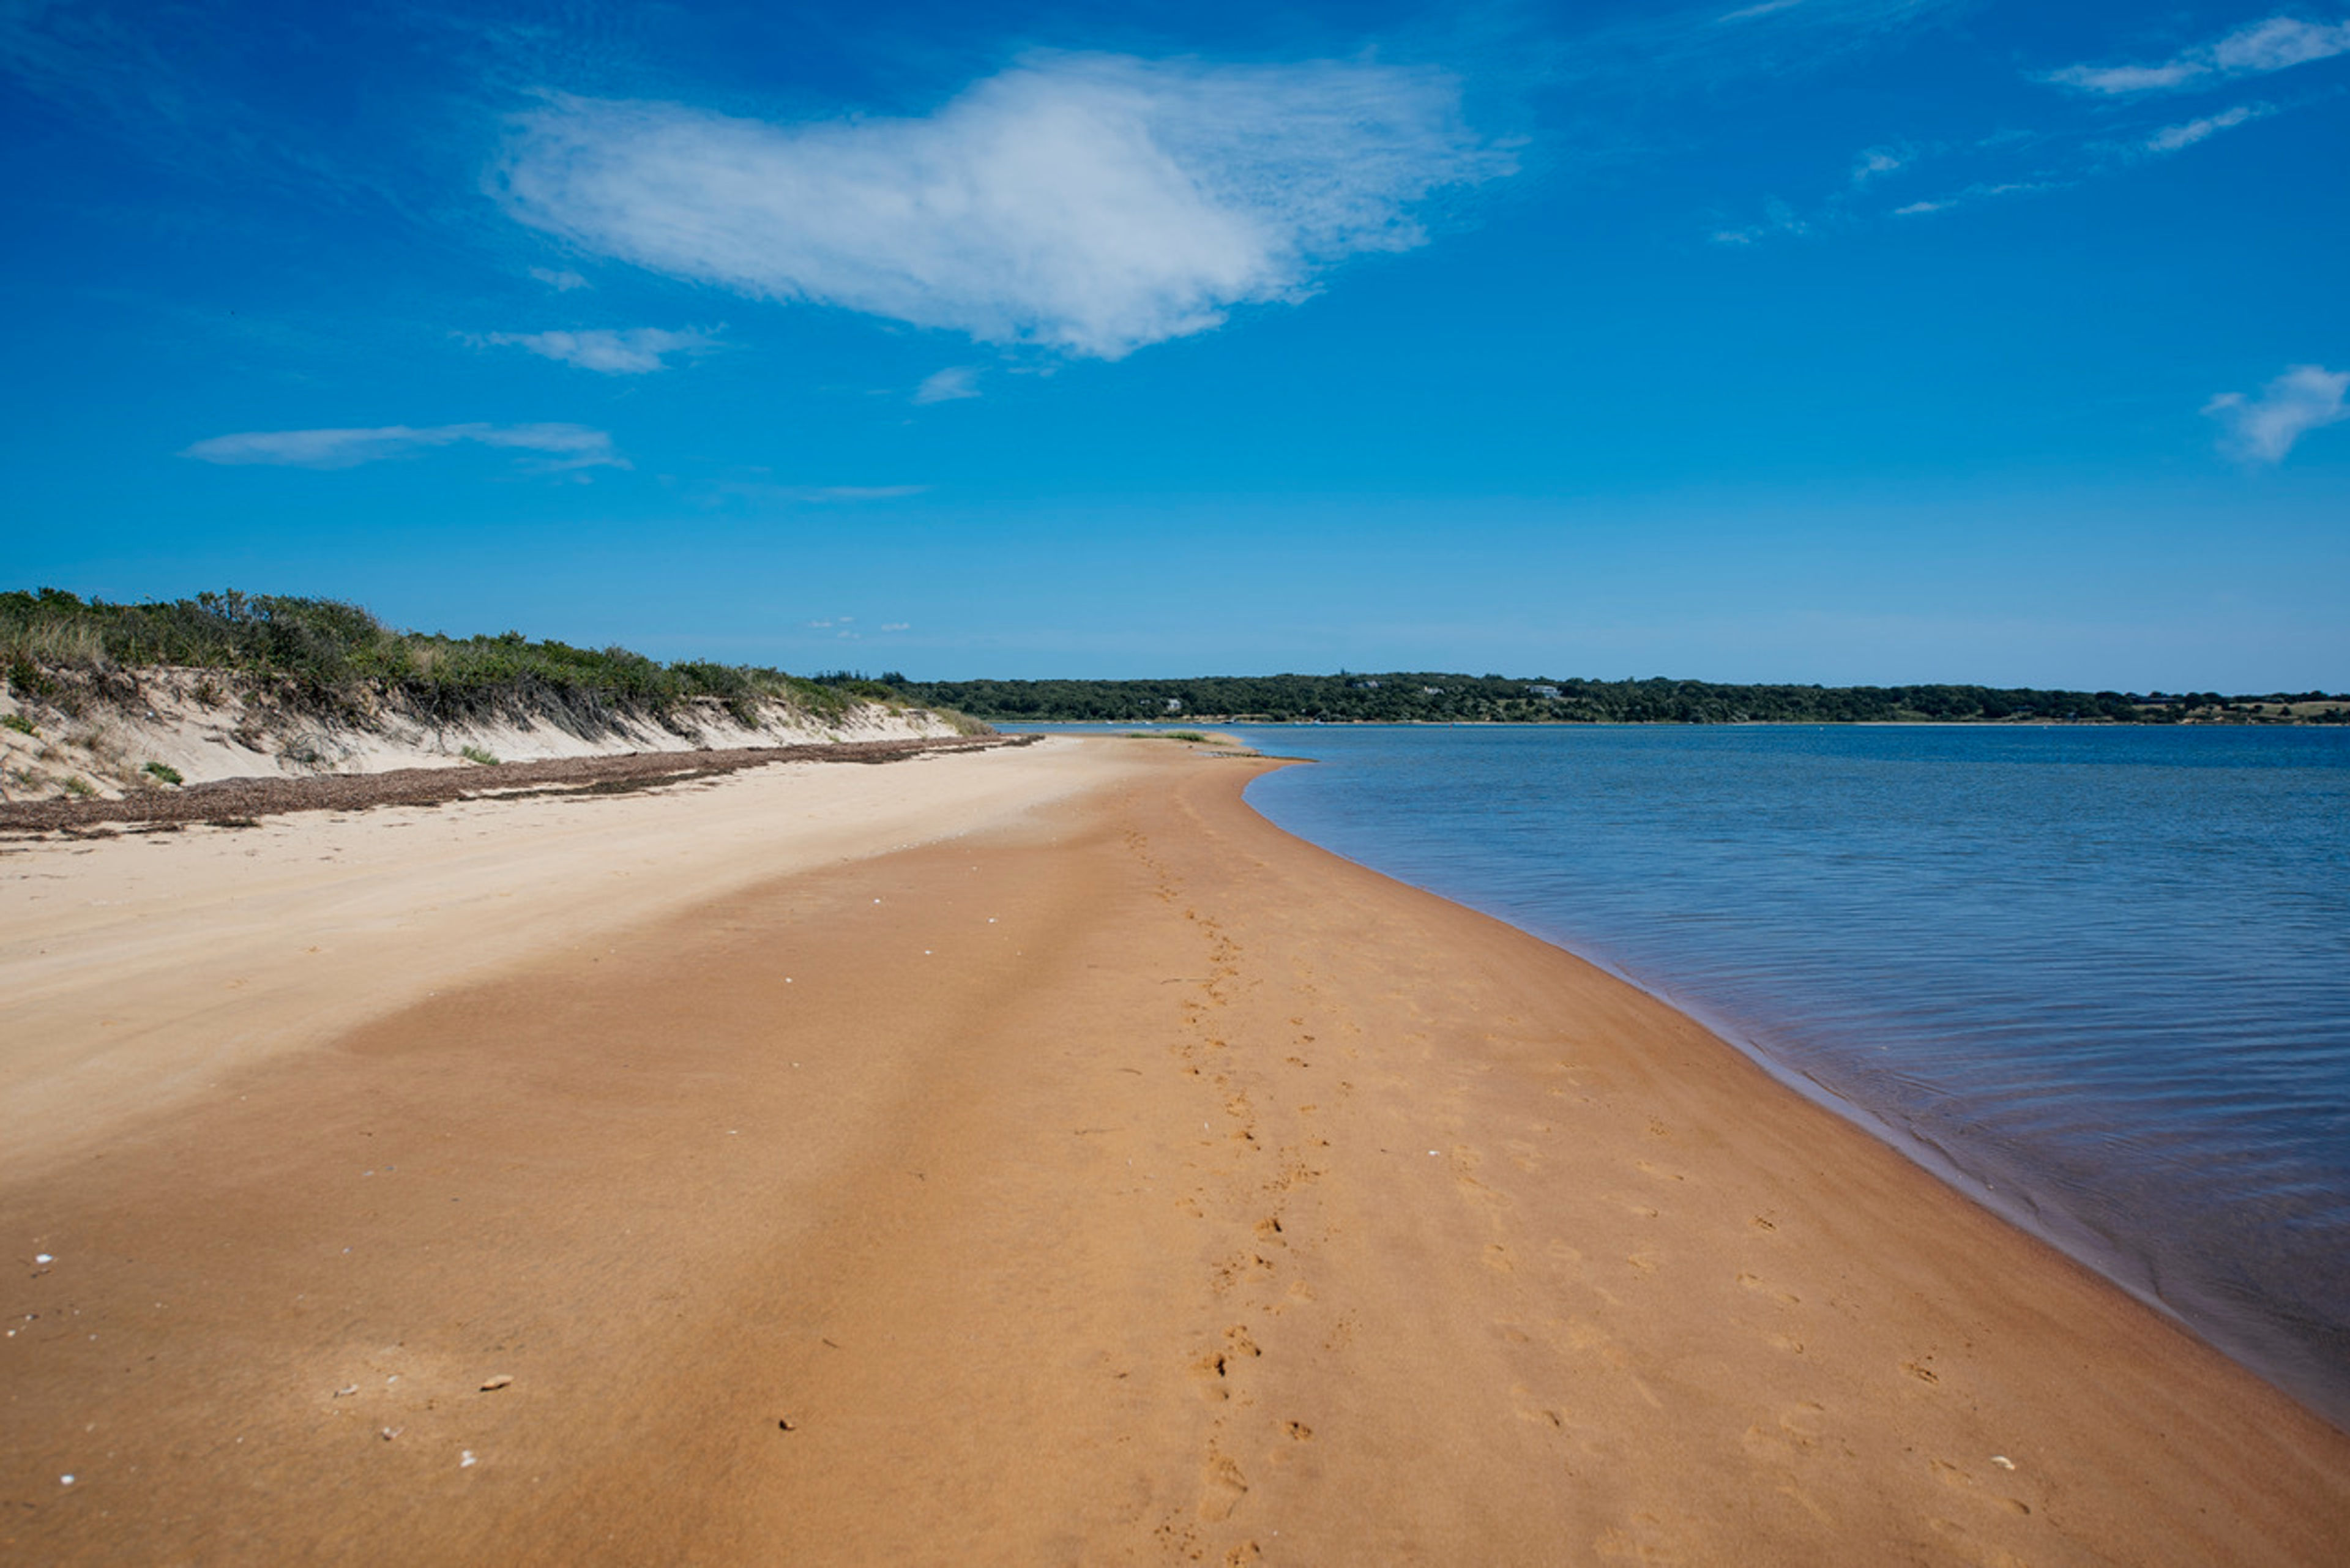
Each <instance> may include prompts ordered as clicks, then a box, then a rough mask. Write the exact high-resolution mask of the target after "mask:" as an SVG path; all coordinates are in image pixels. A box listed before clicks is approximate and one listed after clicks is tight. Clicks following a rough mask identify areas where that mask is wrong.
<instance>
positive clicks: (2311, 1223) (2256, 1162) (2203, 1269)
mask: <svg viewBox="0 0 2350 1568" xmlns="http://www.w3.org/2000/svg"><path fill="white" fill-rule="evenodd" d="M1241 733H1243V734H1244V735H1245V736H1246V737H1247V739H1248V740H1249V741H1250V742H1252V743H1253V744H1255V745H1257V746H1258V747H1260V748H1261V749H1263V750H1264V751H1266V752H1269V753H1275V754H1281V755H1291V756H1297V755H1304V756H1310V757H1312V758H1314V759H1315V761H1316V763H1317V765H1315V766H1312V767H1298V768H1288V769H1284V770H1283V771H1281V772H1279V773H1275V774H1269V775H1267V776H1265V777H1263V778H1262V779H1260V780H1258V781H1257V782H1256V783H1255V784H1253V785H1252V786H1251V787H1250V791H1249V795H1248V798H1249V800H1250V802H1251V804H1252V805H1254V806H1255V807H1256V808H1257V809H1258V810H1259V811H1261V812H1263V814H1264V815H1266V816H1267V817H1269V818H1271V819H1272V820H1273V821H1274V822H1275V823H1277V824H1279V825H1280V826H1283V827H1284V828H1286V829H1288V830H1290V831H1291V832H1293V833H1295V834H1297V835H1299V836H1303V837H1305V838H1307V839H1310V840H1312V841H1314V842H1315V843H1317V844H1321V845H1323V846H1326V847H1328V848H1330V849H1334V850H1336V851H1337V852H1338V853H1339V854H1342V855H1345V856H1347V857H1349V858H1351V859H1354V860H1357V861H1360V862H1362V863H1363V864H1365V865H1367V866H1371V867H1376V868H1378V869H1379V870H1381V871H1384V872H1387V873H1388V874H1389V875H1391V876H1394V877H1399V878H1401V879H1403V880H1405V881H1408V882H1412V883H1416V884H1418V885H1419V886H1421V887H1425V888H1430V889H1431V890H1433V891H1435V892H1438V893H1440V894H1443V895H1444V896H1446V897H1447V898H1453V899H1456V900H1458V901H1459V902H1461V903H1464V904H1468V905H1471V906H1473V907H1475V908H1477V909H1482V910H1485V911H1487V912H1489V913H1492V914H1494V915H1497V916H1500V917H1502V918H1503V919H1507V920H1509V921H1511V922H1512V923H1513V924H1515V925H1518V926H1521V927H1523V928H1524V929H1528V930H1530V931H1533V932H1534V933H1535V934H1537V935H1539V936H1542V937H1544V938H1547V939H1549V940H1553V941H1555V942H1557V943H1559V944H1560V945H1562V946H1564V947H1566V948H1569V949H1571V950H1574V951H1575V952H1578V953H1581V954H1583V955H1585V956H1586V957H1588V958H1590V959H1593V960H1595V961H1597V962H1599V963H1601V964H1603V965H1605V966H1607V967H1608V968H1610V969H1612V970H1615V971H1617V972H1618V973H1621V974H1623V975H1625V976H1626V977H1627V978H1628V979H1630V980H1632V981H1636V982H1637V983H1638V984H1640V985H1641V986H1644V987H1646V988H1647V989H1648V990H1649V991H1652V992H1656V993H1657V994H1659V995H1660V996H1662V997H1664V998H1665V999H1667V1000H1669V1001H1670V1002H1674V1003H1675V1004H1677V1005H1679V1006H1680V1007H1681V1008H1683V1009H1684V1010H1686V1011H1688V1012H1692V1013H1694V1014H1695V1015H1697V1016H1699V1017H1700V1018H1702V1019H1704V1020H1705V1021H1706V1022H1707V1023H1710V1024H1711V1025H1712V1026H1713V1027H1714V1028H1716V1029H1717V1030H1718V1031H1719V1032H1721V1033H1722V1034H1723V1035H1724V1036H1725V1037H1727V1038H1729V1039H1731V1040H1732V1041H1733V1042H1735V1043H1737V1044H1740V1045H1742V1047H1744V1048H1746V1049H1748V1050H1749V1051H1751V1052H1752V1053H1753V1054H1756V1055H1758V1056H1759V1057H1761V1058H1763V1060H1764V1061H1765V1062H1766V1064H1771V1065H1772V1066H1773V1068H1774V1070H1776V1071H1778V1072H1779V1073H1780V1075H1782V1076H1783V1077H1786V1078H1788V1079H1789V1080H1790V1081H1793V1082H1796V1083H1797V1084H1798V1085H1800V1086H1804V1087H1806V1088H1807V1089H1808V1090H1810V1091H1811V1092H1814V1093H1815V1094H1818V1095H1819V1096H1821V1097H1823V1098H1827V1099H1830V1100H1831V1101H1832V1102H1837V1103H1840V1104H1841V1106H1842V1107H1843V1108H1845V1109H1846V1110H1847V1111H1848V1112H1849V1113H1851V1114H1854V1115H1856V1116H1857V1117H1858V1119H1860V1120H1861V1121H1862V1122H1863V1123H1864V1124H1865V1125H1871V1126H1873V1127H1876V1128H1877V1130H1879V1131H1881V1132H1882V1133H1884V1134H1885V1135H1886V1136H1887V1137H1891V1138H1892V1139H1893V1140H1894V1141H1895V1142H1896V1143H1897V1144H1898V1145H1900V1146H1901V1147H1905V1148H1906V1149H1908V1151H1909V1152H1911V1153H1912V1154H1913V1155H1916V1156H1917V1157H1918V1158H1920V1159H1921V1160H1923V1161H1924V1162H1925V1163H1926V1164H1928V1165H1929V1167H1930V1168H1935V1169H1937V1170H1939V1171H1940V1172H1941V1173H1942V1174H1943V1175H1945V1176H1946V1177H1948V1178H1949V1179H1951V1180H1953V1181H1954V1182H1956V1183H1957V1184H1958V1185H1960V1187H1961V1188H1962V1189H1965V1190H1967V1191H1969V1192H1970V1193H1972V1194H1973V1195H1974V1196H1975V1197H1977V1198H1978V1199H1981V1200H1983V1201H1984V1202H1986V1203H1989V1204H1990V1205H1991V1206H1992V1207H1993V1208H1995V1209H1998V1210H2001V1211H2002V1212H2004V1213H2006V1214H2008V1215H2009V1216H2010V1217H2012V1218H2014V1219H2016V1220H2020V1221H2021V1222H2022V1223H2023V1224H2025V1225H2027V1226H2028V1227H2029V1228H2031V1229H2033V1230H2034V1231H2038V1232H2039V1233H2041V1234H2042V1235H2043V1236H2046V1237H2047V1238H2048V1239H2050V1240H2051V1241H2054V1242H2055V1243H2056V1244H2058V1245H2059V1246H2061V1247H2063V1248H2064V1249H2065V1250H2066V1251H2070V1252H2072V1253H2073V1254H2074V1255H2075V1256H2076V1257H2079V1258H2081V1259H2083V1260H2084V1261H2085V1262H2089V1263H2090V1264H2092V1265H2093V1266H2094V1267H2096V1268H2098V1269H2100V1270H2101V1271H2103V1272H2106V1274H2108V1275H2109V1276H2111V1277H2112V1278H2114V1279H2115V1280H2116V1282H2119V1283H2121V1284H2122V1285H2123V1286H2125V1287H2126V1288H2127V1289H2129V1290H2130V1291H2132V1292H2133V1293H2137V1294H2138V1295H2139V1296H2141V1297H2142V1298H2144V1299H2147V1300H2149V1301H2152V1302H2154V1303H2158V1304H2159V1305H2161V1306H2163V1307H2165V1308H2167V1309H2168V1310H2169V1311H2171V1312H2173V1313H2175V1314H2177V1315H2178V1317H2180V1318H2181V1319H2183V1320H2184V1321H2185V1322H2186V1323H2187V1324H2189V1325H2190V1326H2191V1327H2193V1328H2194V1329H2195V1330H2197V1331H2198V1332H2199V1333H2200V1334H2203V1335H2204V1336H2205V1337H2206V1338H2208V1339H2210V1341H2211V1342H2213V1343H2214V1344H2216V1345H2219V1346H2220V1348H2222V1349H2223V1350H2226V1351H2228V1352H2229V1353H2230V1354H2231V1355H2235V1356H2237V1357H2238V1358H2239V1359H2241V1360H2242V1361H2244V1362H2246V1363H2247V1364H2249V1365H2251V1366H2253V1367H2254V1368H2255V1369H2256V1370H2259V1371H2261V1372H2262V1373H2263V1374H2264V1375H2266V1376H2269V1377H2270V1378H2271V1379H2272V1381H2274V1382H2276V1383H2278V1384H2279V1385H2281V1386H2283V1387H2285V1388H2287V1389H2288V1390H2289V1391H2291V1392H2293V1393H2294V1394H2296V1395H2298V1396H2299V1397H2301V1398H2303V1400H2304V1401H2305V1402H2306V1403H2308V1404H2310V1405H2311V1406H2312V1407H2314V1408H2316V1409H2318V1410H2319V1411H2320V1412H2322V1413H2324V1414H2325V1415H2327V1416H2328V1417H2331V1418H2332V1419H2333V1420H2334V1421H2335V1422H2336V1423H2337V1424H2341V1425H2345V1426H2350V732H2344V731H2339V730H2314V729H2291V730H2286V729H2275V730H2249V729H2170V728H2165V729H2152V728H2147V729H2087V728H2046V729H2043V728H2008V727H2000V728H1963V729H1961V728H1906V727H1905V728H1887V727H1870V728H1853V727H1826V728H1820V729H1813V728H1778V727H1771V728H1763V727H1719V728H1680V727H1675V728H1669V729H1668V728H1661V727H1638V728H1632V727H1614V726H1607V727H1587V728H1586V727H1566V726H1557V727H1544V728H1540V729H1519V728H1500V727H1493V728H1461V729H1440V728H1428V727H1387V726H1377V727H1373V726H1343V727H1313V728H1301V727H1269V728H1262V729H1243V731H1241Z"/></svg>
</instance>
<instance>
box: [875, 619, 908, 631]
mask: <svg viewBox="0 0 2350 1568" xmlns="http://www.w3.org/2000/svg"><path fill="white" fill-rule="evenodd" d="M881 629H882V630H883V631H911V630H913V629H914V623H913V622H911V621H907V620H885V621H883V622H882V623H881Z"/></svg>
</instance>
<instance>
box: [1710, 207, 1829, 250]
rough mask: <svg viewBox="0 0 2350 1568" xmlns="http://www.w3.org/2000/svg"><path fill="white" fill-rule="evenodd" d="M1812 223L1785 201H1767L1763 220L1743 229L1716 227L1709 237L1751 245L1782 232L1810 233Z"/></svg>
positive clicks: (1730, 243) (1728, 242)
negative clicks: (1802, 217)
mask: <svg viewBox="0 0 2350 1568" xmlns="http://www.w3.org/2000/svg"><path fill="white" fill-rule="evenodd" d="M1811 232H1812V226H1811V224H1809V223H1805V222H1804V220H1803V219H1801V218H1799V217H1797V216H1796V215H1795V209H1794V208H1793V207H1790V206H1789V205H1787V203H1786V202H1775V201H1774V202H1764V203H1763V222H1761V223H1753V224H1750V225H1749V226H1747V227H1746V228H1742V229H1716V230H1714V232H1713V233H1712V234H1710V235H1708V236H1707V237H1708V238H1710V239H1711V240H1712V241H1713V243H1714V244H1718V245H1751V244H1754V243H1756V242H1757V241H1759V240H1767V239H1772V238H1773V237H1775V236H1777V235H1780V234H1810V233H1811Z"/></svg>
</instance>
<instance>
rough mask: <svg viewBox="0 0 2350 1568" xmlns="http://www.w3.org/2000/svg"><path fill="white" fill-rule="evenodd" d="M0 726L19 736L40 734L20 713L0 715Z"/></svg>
mask: <svg viewBox="0 0 2350 1568" xmlns="http://www.w3.org/2000/svg"><path fill="white" fill-rule="evenodd" d="M0 725H4V726H5V727H6V728H8V729H11V730H14V731H16V733H18V734H20V735H37V734H39V733H40V731H38V730H36V729H35V728H34V727H33V722H32V721H31V720H30V719H27V718H26V717H25V715H23V714H22V713H0Z"/></svg>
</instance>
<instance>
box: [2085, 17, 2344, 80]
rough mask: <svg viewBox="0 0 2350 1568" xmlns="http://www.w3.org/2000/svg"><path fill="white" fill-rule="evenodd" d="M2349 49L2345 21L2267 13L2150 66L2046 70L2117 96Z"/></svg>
mask: <svg viewBox="0 0 2350 1568" xmlns="http://www.w3.org/2000/svg"><path fill="white" fill-rule="evenodd" d="M2341 54H2350V22H2334V23H2325V22H2303V21H2301V20H2300V19H2298V18H2296V17H2293V16H2272V17H2270V18H2269V19H2268V20H2267V21H2265V22H2254V23H2252V24H2251V26H2243V27H2239V28H2237V29H2236V30H2235V31H2234V32H2232V33H2230V34H2229V35H2228V36H2225V37H2223V38H2220V40H2219V41H2217V42H2216V43H2210V44H2199V45H2197V46H2196V47H2194V48H2191V49H2188V50H2185V51H2183V52H2182V53H2179V54H2177V55H2174V56H2172V57H2170V58H2169V59H2167V60H2163V61H2160V62H2158V63H2157V64H2154V65H2150V66H2068V67H2065V68H2064V69H2063V70H2061V71H2052V72H2050V73H2049V76H2048V78H2047V79H2048V80H2050V81H2053V82H2057V83H2060V84H2062V85H2063V86H2065V87H2071V88H2080V89H2081V90H2083V91H2084V92H2094V93H2104V94H2106V95H2107V96H2116V95H2120V94H2126V93H2139V92H2159V91H2164V90H2166V89H2168V88H2188V87H2197V86H2202V85H2207V84H2210V83H2215V82H2220V81H2226V80H2228V79H2230V78H2235V77H2246V76H2260V75H2263V74H2265V73H2267V72H2269V71H2281V70H2283V69H2285V68H2286V67H2290V66H2302V65H2307V64H2309V63H2310V62H2311V61H2312V60H2324V59H2331V58H2332V57H2334V56H2335V55H2341Z"/></svg>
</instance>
